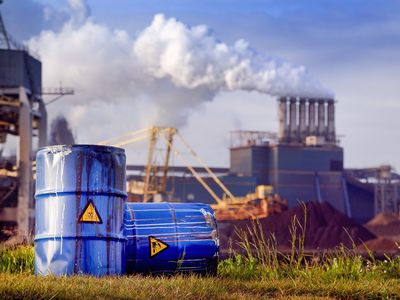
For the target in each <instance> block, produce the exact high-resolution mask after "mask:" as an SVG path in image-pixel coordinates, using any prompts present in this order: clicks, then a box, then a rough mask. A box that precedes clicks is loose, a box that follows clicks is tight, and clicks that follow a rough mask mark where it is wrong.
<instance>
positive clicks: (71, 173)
mask: <svg viewBox="0 0 400 300" xmlns="http://www.w3.org/2000/svg"><path fill="white" fill-rule="evenodd" d="M36 170H37V171H36V194H35V198H36V228H35V273H36V274H39V275H48V274H53V275H72V274H90V275H95V276H102V275H119V274H124V273H125V242H126V238H125V237H124V235H123V212H124V204H125V201H126V190H125V185H126V183H125V152H124V150H123V149H119V148H115V147H107V146H95V145H72V146H53V147H47V148H43V149H41V150H39V151H38V153H37V156H36Z"/></svg>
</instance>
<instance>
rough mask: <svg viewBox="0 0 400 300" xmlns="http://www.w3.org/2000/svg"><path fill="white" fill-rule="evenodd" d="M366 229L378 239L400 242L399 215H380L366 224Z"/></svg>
mask: <svg viewBox="0 0 400 300" xmlns="http://www.w3.org/2000/svg"><path fill="white" fill-rule="evenodd" d="M364 227H365V228H367V229H368V230H369V231H371V232H372V233H373V234H375V235H376V236H378V237H384V238H387V239H391V240H393V241H397V242H400V219H399V215H395V214H388V213H379V214H377V215H376V216H375V218H373V219H372V220H371V221H369V222H368V223H367V224H365V225H364Z"/></svg>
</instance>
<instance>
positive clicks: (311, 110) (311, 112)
mask: <svg viewBox="0 0 400 300" xmlns="http://www.w3.org/2000/svg"><path fill="white" fill-rule="evenodd" d="M316 129H317V126H316V111H315V100H314V99H309V100H308V135H316V133H317V130H316Z"/></svg>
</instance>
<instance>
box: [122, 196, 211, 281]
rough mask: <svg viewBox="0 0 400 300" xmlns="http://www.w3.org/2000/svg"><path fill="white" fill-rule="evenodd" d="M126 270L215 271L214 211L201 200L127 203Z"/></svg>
mask: <svg viewBox="0 0 400 300" xmlns="http://www.w3.org/2000/svg"><path fill="white" fill-rule="evenodd" d="M124 227H125V236H126V238H127V242H126V271H127V273H128V274H130V273H135V272H139V273H175V272H183V273H185V272H194V273H202V274H206V273H209V274H215V273H216V271H217V264H218V254H219V240H218V233H217V225H216V221H215V215H214V211H213V210H212V209H211V208H210V206H209V205H206V204H201V203H164V202H161V203H126V205H125V213H124Z"/></svg>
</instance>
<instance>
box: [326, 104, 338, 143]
mask: <svg viewBox="0 0 400 300" xmlns="http://www.w3.org/2000/svg"><path fill="white" fill-rule="evenodd" d="M328 140H329V141H330V142H333V143H335V142H336V134H335V101H334V100H333V99H329V100H328Z"/></svg>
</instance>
